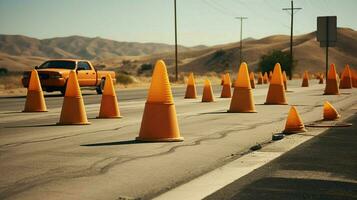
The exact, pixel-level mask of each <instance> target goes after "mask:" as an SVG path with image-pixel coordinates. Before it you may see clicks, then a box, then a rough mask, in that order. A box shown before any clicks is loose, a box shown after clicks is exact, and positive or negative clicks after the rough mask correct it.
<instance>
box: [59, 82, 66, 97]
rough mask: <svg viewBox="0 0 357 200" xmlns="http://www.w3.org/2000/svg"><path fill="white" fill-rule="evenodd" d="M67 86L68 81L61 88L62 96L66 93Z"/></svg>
mask: <svg viewBox="0 0 357 200" xmlns="http://www.w3.org/2000/svg"><path fill="white" fill-rule="evenodd" d="M66 88H67V82H66V83H65V84H64V86H63V88H61V90H60V92H61V94H62V96H64V95H65V94H66Z"/></svg>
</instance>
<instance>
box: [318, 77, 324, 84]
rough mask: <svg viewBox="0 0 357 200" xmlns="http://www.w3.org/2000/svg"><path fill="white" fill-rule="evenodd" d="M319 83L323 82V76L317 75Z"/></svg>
mask: <svg viewBox="0 0 357 200" xmlns="http://www.w3.org/2000/svg"><path fill="white" fill-rule="evenodd" d="M319 84H324V77H323V76H322V75H320V77H319Z"/></svg>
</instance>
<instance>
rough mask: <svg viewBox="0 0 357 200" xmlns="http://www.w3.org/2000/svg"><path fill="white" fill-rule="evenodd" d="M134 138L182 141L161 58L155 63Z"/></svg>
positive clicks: (140, 139)
mask: <svg viewBox="0 0 357 200" xmlns="http://www.w3.org/2000/svg"><path fill="white" fill-rule="evenodd" d="M136 140H139V141H151V142H178V141H183V137H181V136H180V131H179V127H178V123H177V117H176V109H175V104H174V101H173V98H172V93H171V87H170V82H169V77H168V75H167V69H166V65H165V63H164V61H162V60H158V61H157V62H156V64H155V69H154V72H153V75H152V79H151V85H150V89H149V94H148V97H147V100H146V103H145V109H144V114H143V118H142V121H141V128H140V133H139V136H138V137H137V138H136Z"/></svg>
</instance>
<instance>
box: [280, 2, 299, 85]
mask: <svg viewBox="0 0 357 200" xmlns="http://www.w3.org/2000/svg"><path fill="white" fill-rule="evenodd" d="M301 9H302V8H294V1H293V0H292V1H291V7H290V8H283V10H287V11H290V14H291V17H290V19H291V22H290V23H291V25H290V66H291V67H290V68H289V72H288V74H289V79H290V80H291V79H292V77H293V75H292V71H291V68H292V67H293V35H294V33H293V30H294V29H293V27H294V14H295V13H294V11H295V10H301Z"/></svg>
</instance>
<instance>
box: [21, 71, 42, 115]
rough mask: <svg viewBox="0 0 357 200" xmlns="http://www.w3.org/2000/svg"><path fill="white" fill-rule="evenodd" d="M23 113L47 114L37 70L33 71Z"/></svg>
mask: <svg viewBox="0 0 357 200" xmlns="http://www.w3.org/2000/svg"><path fill="white" fill-rule="evenodd" d="M23 112H47V107H46V102H45V97H44V96H43V91H42V87H41V83H40V79H39V78H38V74H37V71H36V70H32V71H31V75H30V82H29V85H28V88H27V96H26V102H25V109H24V110H23Z"/></svg>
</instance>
